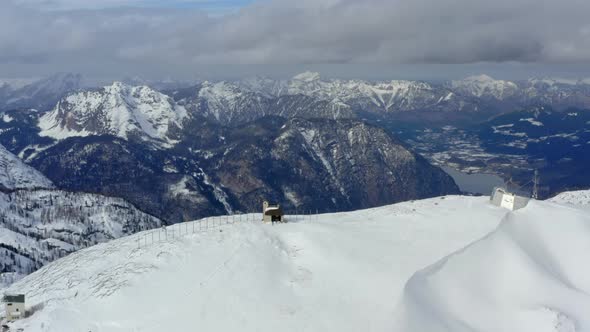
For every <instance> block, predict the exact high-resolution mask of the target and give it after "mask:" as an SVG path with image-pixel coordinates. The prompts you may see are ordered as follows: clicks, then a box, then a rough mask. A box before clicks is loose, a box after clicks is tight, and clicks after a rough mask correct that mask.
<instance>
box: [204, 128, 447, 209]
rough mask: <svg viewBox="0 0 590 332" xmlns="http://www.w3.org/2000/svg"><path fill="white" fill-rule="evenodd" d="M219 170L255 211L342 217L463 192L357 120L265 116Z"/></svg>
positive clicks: (236, 135)
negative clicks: (264, 207)
mask: <svg viewBox="0 0 590 332" xmlns="http://www.w3.org/2000/svg"><path fill="white" fill-rule="evenodd" d="M232 134H233V137H231V138H230V139H231V140H232V142H230V143H228V145H229V147H228V148H227V150H226V151H225V152H224V153H223V155H221V156H220V157H219V159H218V160H215V161H214V162H213V165H212V167H213V169H214V171H213V172H212V173H213V174H215V175H216V176H217V178H218V179H219V181H220V183H221V184H222V185H223V187H224V188H226V190H227V191H228V192H229V193H230V194H231V195H232V196H234V197H236V200H237V201H239V202H240V203H241V204H242V205H244V206H245V207H247V208H256V207H258V205H259V203H260V201H261V199H262V198H267V199H272V200H274V201H279V202H283V203H284V205H285V206H286V207H287V208H288V209H293V210H294V209H311V210H314V211H315V210H316V209H318V210H320V211H335V210H349V209H358V208H366V207H371V206H377V205H383V204H389V203H393V202H398V201H403V200H409V199H414V198H424V197H432V196H438V195H445V194H454V193H458V192H459V190H458V188H457V186H456V185H455V183H454V182H453V180H452V179H451V178H450V177H449V176H448V175H447V174H446V173H444V172H443V171H442V170H440V169H438V168H436V167H433V166H431V165H430V164H429V163H428V162H427V161H426V160H424V159H423V158H421V157H419V156H417V155H416V154H414V153H412V152H410V151H409V150H407V149H406V148H405V147H404V146H403V145H401V144H400V143H399V142H397V141H396V140H394V139H393V138H391V137H390V136H389V135H388V134H387V133H386V132H384V131H383V130H382V129H380V128H377V127H373V126H369V125H367V124H364V123H362V122H359V121H354V120H337V121H336V120H327V119H313V120H309V119H290V120H285V119H282V118H264V119H261V120H260V121H256V122H254V123H251V124H249V125H247V126H245V127H244V128H241V129H240V130H237V131H235V132H233V133H232Z"/></svg>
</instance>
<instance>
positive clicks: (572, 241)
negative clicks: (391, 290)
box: [397, 194, 590, 332]
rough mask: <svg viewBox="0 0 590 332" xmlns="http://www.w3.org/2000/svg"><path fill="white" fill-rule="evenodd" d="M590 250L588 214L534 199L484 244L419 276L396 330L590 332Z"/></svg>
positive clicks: (408, 291) (413, 281) (406, 297)
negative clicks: (586, 256)
mask: <svg viewBox="0 0 590 332" xmlns="http://www.w3.org/2000/svg"><path fill="white" fill-rule="evenodd" d="M564 196H567V197H568V198H570V199H571V198H572V197H573V196H579V195H574V194H571V195H564ZM588 252H590V216H589V215H588V212H587V211H585V210H581V209H576V208H572V207H568V206H563V205H558V204H554V203H547V202H538V201H531V202H530V203H529V205H528V206H527V207H526V208H524V209H522V210H519V211H516V212H511V213H509V214H508V215H507V216H506V217H505V218H504V220H503V222H502V223H501V225H500V226H499V227H498V229H497V230H495V231H494V232H493V233H491V234H490V235H488V236H487V237H485V238H484V239H482V240H480V241H478V242H476V243H474V244H472V245H470V246H468V247H467V248H466V249H464V250H461V251H459V252H457V253H455V254H452V255H450V256H448V257H447V258H444V259H442V260H441V261H439V262H438V263H436V264H434V265H432V266H431V267H428V268H426V269H424V270H422V271H419V272H417V273H416V274H415V275H414V276H413V277H412V278H411V279H410V281H409V282H408V283H407V285H406V287H405V293H404V298H403V302H402V305H401V310H400V313H399V321H398V324H399V325H398V329H397V330H398V331H408V332H410V331H416V332H422V331H431V332H436V331H453V332H461V331H481V332H484V331H490V332H503V331H506V332H508V331H520V332H526V331H531V332H543V331H547V332H549V331H555V332H573V331H590V315H589V314H588V313H590V295H589V294H590V267H589V266H588V264H587V260H586V259H585V258H584V257H585V255H586V253H588Z"/></svg>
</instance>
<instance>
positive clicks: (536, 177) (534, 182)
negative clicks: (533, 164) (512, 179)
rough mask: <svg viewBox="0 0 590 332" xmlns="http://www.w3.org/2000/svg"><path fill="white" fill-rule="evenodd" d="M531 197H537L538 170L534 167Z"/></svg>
mask: <svg viewBox="0 0 590 332" xmlns="http://www.w3.org/2000/svg"><path fill="white" fill-rule="evenodd" d="M532 198H533V199H539V171H538V170H536V169H535V175H534V176H533V195H532Z"/></svg>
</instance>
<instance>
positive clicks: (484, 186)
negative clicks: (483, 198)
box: [441, 166, 504, 195]
mask: <svg viewBox="0 0 590 332" xmlns="http://www.w3.org/2000/svg"><path fill="white" fill-rule="evenodd" d="M441 168H442V169H443V170H444V171H445V172H447V173H448V174H449V175H450V176H451V177H452V178H453V180H455V183H457V185H458V186H459V189H461V191H463V192H469V193H473V194H482V195H490V194H491V192H492V189H494V187H501V186H503V185H504V180H503V179H502V178H501V177H499V176H497V175H494V174H484V173H471V174H468V173H463V172H459V171H458V170H456V169H454V168H450V167H446V166H443V167H441Z"/></svg>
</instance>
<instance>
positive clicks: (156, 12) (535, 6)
mask: <svg viewBox="0 0 590 332" xmlns="http://www.w3.org/2000/svg"><path fill="white" fill-rule="evenodd" d="M194 2H195V3H196V2H199V1H194ZM75 3H77V4H78V6H79V7H80V6H81V7H83V8H85V9H84V10H80V9H70V7H69V6H70V5H71V4H75ZM140 3H143V4H146V2H145V0H144V1H139V0H83V1H78V0H76V1H73V0H4V1H2V4H0V54H2V57H0V69H1V68H3V67H6V66H9V65H11V64H21V65H22V64H25V63H26V64H30V63H37V64H39V65H40V66H43V65H45V66H47V67H49V66H54V67H57V68H61V67H65V66H67V65H68V64H71V63H77V64H80V65H84V64H87V65H88V66H96V67H100V66H107V65H109V66H120V67H125V66H131V65H133V66H137V67H139V68H141V67H142V66H145V68H146V70H147V69H149V68H151V69H153V68H154V67H158V68H161V69H162V70H163V71H165V70H166V67H167V66H170V67H174V68H177V67H181V66H182V67H185V68H191V66H197V65H208V64H263V65H268V64H274V65H280V64H322V63H326V64H328V63H330V64H469V63H478V62H489V63H495V62H522V63H588V62H590V21H589V20H588V19H587V15H586V13H589V12H590V2H589V1H586V0H563V1H554V0H510V1H509V0H494V1H481V0H445V1H442V0H362V1H359V0H299V1H291V0H264V1H258V2H255V3H253V4H250V5H247V6H245V7H243V8H241V9H240V10H239V11H237V12H234V13H229V14H227V15H223V16H211V15H209V14H208V13H207V12H206V11H203V10H200V9H199V8H198V7H197V8H190V9H186V8H176V7H174V6H173V7H172V8H153V7H150V8H123V7H121V6H129V5H134V4H136V5H137V4H140ZM209 3H210V2H209ZM80 4H83V5H80ZM105 4H108V6H105ZM152 4H153V3H152ZM226 4H227V2H226ZM52 6H53V7H54V8H57V7H59V8H60V9H61V10H43V8H45V9H46V8H51V7H52ZM60 6H61V7H60ZM104 7H112V8H104ZM39 8H41V9H39Z"/></svg>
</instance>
